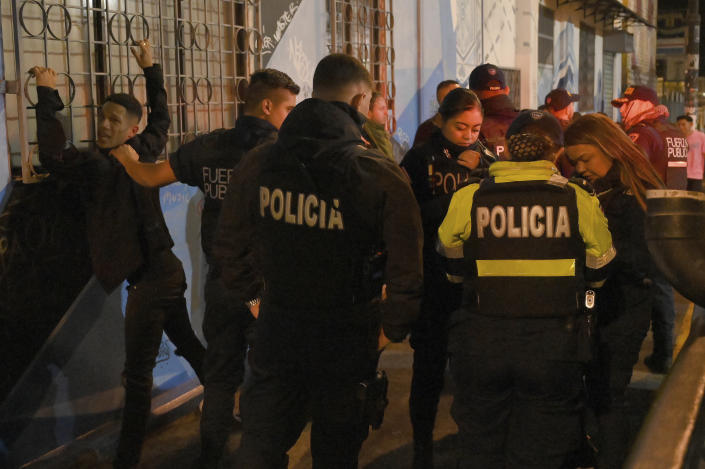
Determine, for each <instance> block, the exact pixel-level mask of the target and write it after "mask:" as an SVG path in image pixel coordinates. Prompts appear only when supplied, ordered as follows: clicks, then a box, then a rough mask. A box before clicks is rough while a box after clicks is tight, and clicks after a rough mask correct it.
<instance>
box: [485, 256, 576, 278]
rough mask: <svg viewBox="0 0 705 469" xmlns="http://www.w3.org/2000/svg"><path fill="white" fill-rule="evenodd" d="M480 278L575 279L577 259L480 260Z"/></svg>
mask: <svg viewBox="0 0 705 469" xmlns="http://www.w3.org/2000/svg"><path fill="white" fill-rule="evenodd" d="M475 262H476V265H477V276H478V277H575V259H479V260H477V261H475Z"/></svg>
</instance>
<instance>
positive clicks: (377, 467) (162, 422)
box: [26, 295, 692, 469]
mask: <svg viewBox="0 0 705 469" xmlns="http://www.w3.org/2000/svg"><path fill="white" fill-rule="evenodd" d="M689 312H690V313H692V303H688V302H686V301H685V300H684V299H683V298H682V297H680V296H679V295H676V315H677V324H676V338H677V346H679V345H682V342H683V341H684V340H685V337H686V336H687V332H688V329H689V327H690V318H689V317H688V313H689ZM651 347H652V340H651V334H650V333H649V335H648V336H647V338H646V340H644V343H643V345H642V351H641V357H640V360H639V363H638V364H637V365H636V367H635V369H634V376H633V378H632V383H631V385H630V389H629V400H630V422H631V427H632V429H633V432H634V434H635V435H636V432H637V431H638V429H639V426H640V425H641V422H642V421H643V419H644V417H645V415H646V413H647V411H648V408H649V406H650V404H651V400H652V399H653V397H654V396H655V391H656V389H657V388H658V386H659V385H660V383H661V381H662V380H663V376H662V375H654V374H652V373H650V372H649V371H648V369H647V368H646V367H645V365H644V364H643V360H644V358H645V357H646V356H648V355H649V354H650V353H651ZM412 358H413V355H412V350H411V348H410V347H409V345H408V344H407V343H403V344H393V345H391V346H390V347H389V348H388V349H387V350H386V351H385V352H384V353H383V354H382V358H381V359H380V368H382V369H385V370H386V371H387V375H388V376H389V380H390V383H389V400H390V403H389V406H388V407H387V411H386V414H385V420H384V424H383V425H382V428H381V429H380V430H377V431H371V432H370V436H369V438H368V439H367V441H366V442H365V444H364V446H363V448H362V451H361V453H360V467H361V468H366V469H396V468H408V467H410V466H411V459H412V445H411V441H412V433H411V422H410V420H409V413H408V398H409V385H410V382H411V364H412ZM446 384H447V386H446V387H445V390H444V393H443V395H442V396H441V402H440V405H439V409H438V419H437V422H436V430H435V440H436V447H435V454H436V458H435V462H436V467H437V468H439V469H446V468H448V469H452V468H453V467H455V466H454V464H455V460H456V456H457V450H456V443H455V433H456V432H457V427H456V425H455V423H454V422H453V419H452V418H451V416H450V406H451V403H452V396H451V394H452V382H450V380H448V379H447V383H446ZM177 412H178V414H174V413H172V414H171V415H169V416H166V417H162V418H160V419H153V421H152V422H151V425H150V431H149V436H148V439H147V441H146V443H145V447H144V451H143V454H142V462H141V464H140V468H143V469H181V468H189V467H190V465H191V463H192V461H193V460H194V459H195V458H196V456H197V454H198V451H199V447H200V443H199V418H200V413H199V411H198V408H197V402H196V401H194V402H191V403H190V404H187V405H185V406H182V408H181V409H179V410H178V411H177ZM118 430H119V423H118V422H115V423H112V424H110V425H108V426H105V427H103V428H101V429H98V430H96V431H95V432H93V433H92V434H89V435H86V436H85V437H83V438H81V439H80V440H77V441H76V442H74V443H73V444H71V445H70V446H69V447H67V448H64V449H63V450H61V451H58V452H57V454H55V455H51V456H50V457H47V458H44V460H42V461H37V462H35V463H33V464H32V465H30V466H26V467H29V468H31V469H56V468H62V469H83V468H86V469H87V468H106V469H107V468H109V467H111V466H110V463H109V462H110V459H111V456H112V454H113V452H114V450H115V445H116V440H117V435H118ZM309 438H310V425H308V426H307V427H306V429H305V430H304V432H303V434H302V435H301V438H299V441H298V442H297V443H296V445H295V446H294V448H292V450H291V451H290V452H289V455H290V463H289V467H290V468H291V469H305V468H310V467H311V453H310V449H309ZM239 444H240V427H239V424H237V423H236V424H235V425H234V426H233V431H232V433H231V435H230V439H229V441H228V446H227V450H226V452H227V455H226V458H225V461H224V463H225V464H224V466H223V467H232V463H233V462H234V460H235V456H236V452H237V448H238V447H239Z"/></svg>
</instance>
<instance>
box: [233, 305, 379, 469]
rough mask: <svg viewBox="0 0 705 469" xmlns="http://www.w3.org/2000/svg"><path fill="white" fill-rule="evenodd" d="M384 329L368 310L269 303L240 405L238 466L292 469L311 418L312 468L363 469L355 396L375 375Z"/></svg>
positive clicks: (363, 428) (362, 432)
mask: <svg viewBox="0 0 705 469" xmlns="http://www.w3.org/2000/svg"><path fill="white" fill-rule="evenodd" d="M365 309H367V310H365ZM379 327H380V322H379V312H378V311H376V310H375V311H372V312H371V311H369V308H359V309H358V311H357V312H352V311H317V312H311V311H306V312H303V311H298V312H294V311H284V310H281V309H276V308H273V307H268V306H267V304H266V303H264V302H263V304H262V305H261V310H260V316H259V318H258V319H257V324H256V326H255V339H254V344H253V346H252V349H251V351H250V354H249V358H248V360H249V363H250V366H251V369H252V375H251V378H252V381H251V382H247V383H246V384H245V389H244V391H243V395H242V400H241V402H242V418H243V435H242V442H241V447H240V459H239V467H241V468H243V469H274V468H277V469H279V468H286V467H287V464H288V456H287V454H286V453H287V451H288V450H289V449H290V448H291V447H292V446H293V445H294V444H295V443H296V440H297V439H298V438H299V435H300V434H301V431H302V430H303V428H304V426H305V425H306V422H307V421H308V419H309V418H311V419H312V428H311V453H312V456H313V468H314V469H330V468H336V469H353V468H357V466H358V453H359V452H360V448H361V447H362V443H363V442H364V440H365V439H366V438H367V435H368V432H369V424H368V422H367V421H365V419H364V418H363V415H362V411H361V406H360V401H359V400H358V398H357V391H358V389H359V383H360V382H362V381H365V380H368V379H370V378H371V377H373V376H374V374H375V371H376V367H377V361H378V359H379V353H378V352H377V337H378V333H379Z"/></svg>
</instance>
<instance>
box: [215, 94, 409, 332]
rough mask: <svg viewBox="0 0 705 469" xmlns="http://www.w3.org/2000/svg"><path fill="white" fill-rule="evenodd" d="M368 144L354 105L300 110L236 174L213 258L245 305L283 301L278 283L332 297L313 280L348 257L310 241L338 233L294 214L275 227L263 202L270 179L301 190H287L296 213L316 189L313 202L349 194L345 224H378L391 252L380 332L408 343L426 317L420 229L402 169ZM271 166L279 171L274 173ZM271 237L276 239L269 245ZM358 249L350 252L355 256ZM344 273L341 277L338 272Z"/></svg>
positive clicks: (306, 105) (316, 104)
mask: <svg viewBox="0 0 705 469" xmlns="http://www.w3.org/2000/svg"><path fill="white" fill-rule="evenodd" d="M361 143H362V142H361V134H360V120H359V118H358V113H357V112H356V111H355V110H354V109H352V108H351V107H350V106H348V105H346V104H343V103H334V102H327V101H321V100H318V99H308V100H306V101H304V102H302V103H301V104H299V105H298V106H297V107H296V108H295V109H294V110H293V111H292V112H291V114H289V116H288V117H287V119H286V121H284V124H283V126H282V128H281V129H280V132H279V138H278V140H277V142H276V143H274V144H270V145H262V146H259V147H257V148H255V149H254V150H253V151H251V152H250V153H248V154H247V155H246V156H245V157H244V158H243V159H242V161H241V163H240V164H239V165H238V167H237V168H236V170H235V173H234V174H233V177H232V179H231V181H230V186H229V188H228V192H227V195H226V198H225V200H224V202H223V209H222V212H221V218H220V224H219V227H218V232H217V233H216V239H215V244H214V252H215V254H216V256H218V258H219V261H220V262H221V267H222V277H223V281H224V283H225V284H226V286H227V287H228V288H230V289H231V290H234V292H235V294H236V296H237V297H239V298H240V300H241V301H247V300H249V299H251V298H254V297H257V296H259V295H260V294H262V293H263V295H262V296H263V304H266V303H267V302H268V301H270V298H279V297H280V296H279V292H278V291H274V290H277V287H274V286H272V285H273V284H275V283H277V284H278V285H282V287H283V288H285V289H286V288H291V285H301V286H302V288H303V289H305V292H300V293H299V294H298V295H297V296H298V297H302V296H305V295H304V294H303V293H306V294H308V295H311V296H314V295H316V294H317V292H319V293H321V294H325V295H329V296H330V295H331V293H332V294H333V295H334V294H335V293H336V292H330V291H327V290H326V288H324V287H323V286H322V285H323V284H326V285H327V284H333V283H332V282H331V280H330V279H329V278H322V277H320V276H317V275H316V274H318V273H320V272H326V270H327V269H329V268H330V265H331V264H336V263H337V262H338V261H339V259H340V258H342V257H346V256H349V255H350V253H349V252H321V249H319V248H318V246H317V245H316V244H315V243H312V242H310V241H311V239H325V240H326V241H329V240H330V239H331V237H332V236H333V234H331V233H330V230H324V229H319V227H318V226H312V225H310V224H309V225H308V227H306V226H303V225H302V218H300V217H299V218H298V223H297V217H296V216H294V217H292V218H290V219H289V221H288V222H287V223H286V224H285V223H283V222H279V223H278V224H277V223H275V222H273V221H271V217H270V216H269V212H268V210H269V209H265V205H264V202H262V200H265V199H262V197H263V190H264V191H266V190H267V189H266V183H267V182H266V181H264V179H263V178H264V177H265V176H268V177H275V178H279V180H280V181H286V182H287V183H289V184H290V185H291V186H292V187H294V189H291V190H290V192H292V193H293V198H294V199H293V201H292V202H291V204H289V205H290V206H291V207H293V208H292V210H295V207H296V199H295V198H296V197H297V194H296V191H297V190H298V189H296V187H302V186H305V187H314V188H315V187H319V188H320V190H319V191H316V190H314V191H313V194H315V197H320V199H321V200H323V195H321V194H325V193H326V191H337V193H338V194H342V197H341V199H343V202H342V203H341V206H340V210H341V211H342V212H343V216H348V215H352V216H353V217H354V216H356V215H359V216H360V217H361V218H365V219H366V220H368V221H371V220H374V222H371V223H373V224H375V223H376V226H371V229H370V230H369V231H371V232H374V231H377V232H379V233H380V234H381V238H382V240H383V243H384V246H385V247H386V250H387V261H386V269H385V279H384V281H385V283H386V284H387V296H388V299H387V301H386V302H385V303H383V305H382V313H383V317H382V324H383V326H384V330H385V333H386V334H387V336H388V337H389V338H390V339H392V340H395V341H399V340H402V339H403V338H404V337H405V335H406V333H407V332H408V328H409V324H410V323H411V322H412V321H413V320H414V318H415V317H416V316H417V315H418V311H419V300H420V296H421V286H422V266H421V243H422V235H421V222H420V218H419V214H418V209H417V208H416V204H415V202H414V198H413V194H412V192H411V190H410V188H409V185H408V183H407V181H406V179H405V177H404V174H403V173H402V172H401V170H400V169H399V168H398V167H397V166H396V165H395V164H394V163H392V162H390V161H388V160H386V159H385V158H384V157H383V156H381V155H380V154H378V153H376V152H373V151H370V150H367V149H365V148H364V147H362V146H361ZM353 147H354V148H355V152H354V155H352V156H350V157H349V158H348V156H349V155H351V154H350V153H349V150H348V149H350V148H353ZM342 149H346V150H342ZM338 162H341V164H348V165H349V167H350V168H353V169H352V171H351V172H349V173H346V170H345V168H342V167H340V166H336V165H337V164H338ZM331 163H335V164H332V165H331ZM287 165H288V167H286V166H287ZM271 168H281V169H275V171H271ZM277 171H278V172H277ZM341 174H345V176H341ZM287 178H288V179H287ZM346 178H348V179H346ZM349 178H353V179H355V180H356V183H355V184H350V182H351V180H350V179H349ZM332 181H338V182H340V183H341V184H342V185H345V190H343V191H341V190H340V186H338V187H331V184H332ZM263 187H264V189H263ZM285 191H286V189H285ZM371 194H381V195H382V200H383V202H382V203H381V204H380V206H375V205H374V203H375V202H376V201H378V200H379V199H378V198H374V202H372V203H371V202H370V199H371V198H372V195H371ZM265 195H266V194H265ZM328 206H329V207H330V205H328ZM299 207H301V205H299ZM376 212H379V214H381V217H378V216H377V215H378V213H376ZM282 220H283V219H282ZM346 220H348V219H347V218H346ZM263 226H267V227H268V228H267V231H266V232H263V231H262V227H263ZM347 226H349V225H346V227H347ZM326 231H328V232H326ZM280 233H281V235H280ZM292 233H296V234H295V235H292ZM326 236H327V238H324V237H326ZM346 236H352V238H349V239H353V240H355V239H357V238H356V235H355V232H354V231H353V232H351V231H350V230H348V231H347V233H346ZM273 239H274V240H277V241H276V242H271V240H273ZM336 239H338V240H339V239H341V238H340V237H338V238H336ZM265 240H270V241H269V244H268V245H267V246H266V247H263V246H262V245H263V244H266V243H267V242H268V241H265ZM302 246H305V249H303V248H301V247H302ZM354 248H355V247H354V246H348V250H350V251H353V250H354ZM276 253H280V255H277V254H276ZM285 258H286V259H295V262H293V263H287V262H286V261H284V259H285ZM260 265H261V267H262V268H261V271H262V276H263V278H264V282H266V285H267V287H266V289H265V290H264V291H263V292H262V286H263V283H262V278H260V277H259V274H258V266H260ZM338 274H344V273H342V272H334V273H332V275H338ZM272 277H276V278H277V281H276V282H275V281H274V280H272ZM281 279H284V280H286V279H289V282H287V285H283V284H282V280H281ZM285 296H286V295H285ZM275 302H276V300H273V301H272V303H275ZM296 303H297V302H296V300H295V299H294V298H291V301H290V302H289V304H281V303H278V306H281V307H284V308H289V309H293V310H296V309H297V306H298V305H297V304H296ZM347 304H348V303H347V298H345V297H344V295H342V294H341V308H345V306H346V305H347ZM299 309H300V307H299Z"/></svg>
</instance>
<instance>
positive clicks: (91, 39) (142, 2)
mask: <svg viewBox="0 0 705 469" xmlns="http://www.w3.org/2000/svg"><path fill="white" fill-rule="evenodd" d="M260 2H261V0H193V1H183V0H56V1H53V2H50V1H45V0H18V1H11V2H2V26H3V28H2V30H3V44H4V46H3V48H4V50H3V53H4V60H5V64H6V66H7V71H6V75H7V77H14V79H12V78H8V79H7V82H8V83H9V84H12V83H15V84H16V85H17V86H16V87H15V88H16V91H17V100H16V103H14V102H9V103H8V107H7V124H8V126H7V127H8V138H9V141H10V152H11V157H12V161H13V166H15V167H17V166H19V164H18V163H19V161H20V156H21V160H22V162H23V164H22V166H23V180H25V182H30V181H31V180H32V179H33V178H32V176H33V174H32V173H33V170H32V166H33V164H36V161H33V158H32V156H33V153H34V141H33V140H34V139H35V138H36V119H35V116H34V111H33V106H34V103H35V102H36V91H35V88H34V83H33V81H34V80H33V79H32V78H31V77H30V76H29V75H28V74H27V71H28V70H29V69H30V68H31V67H32V66H34V65H42V66H48V67H52V68H54V69H55V70H56V71H57V72H59V79H58V89H59V94H60V95H61V97H62V100H63V101H64V104H65V105H66V111H65V117H64V123H65V128H66V131H67V135H68V136H69V138H71V140H72V141H73V142H74V143H75V144H76V145H77V146H79V147H80V145H81V144H83V145H90V144H91V143H92V142H94V140H95V135H96V117H97V112H96V111H97V108H98V107H99V106H100V104H101V103H102V102H103V99H104V98H105V97H106V96H107V95H108V94H110V93H113V92H126V93H131V94H133V95H134V96H135V97H136V98H137V99H138V100H140V102H142V103H143V104H146V89H145V82H144V76H143V75H142V70H141V69H140V68H139V67H138V66H137V63H136V62H135V60H134V58H133V57H132V54H131V52H130V50H129V49H130V47H133V46H134V45H135V44H136V42H137V41H139V40H141V39H143V38H146V39H149V41H150V43H151V44H152V49H153V52H154V60H155V62H158V63H160V64H162V67H163V68H164V75H165V86H166V89H167V94H168V105H169V111H170V115H171V128H170V130H169V141H168V143H167V151H168V152H170V151H173V150H175V149H176V148H177V147H178V145H180V144H181V143H184V142H185V141H188V140H190V139H192V138H193V137H194V136H196V135H198V134H200V133H203V132H207V131H209V130H212V129H215V128H219V127H231V126H233V125H234V122H235V119H236V118H237V115H238V108H239V106H238V104H239V103H241V102H242V97H243V96H242V92H243V90H244V89H245V85H246V80H247V78H248V76H249V74H250V73H251V72H252V71H254V70H255V69H256V68H259V67H261V65H262V61H261V52H262V35H261V32H260V31H261V27H260V21H261V20H260V18H261V10H260V9H261V5H260ZM9 88H10V89H12V88H13V87H12V86H10V87H9ZM145 116H146V113H145ZM145 119H146V117H145Z"/></svg>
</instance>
